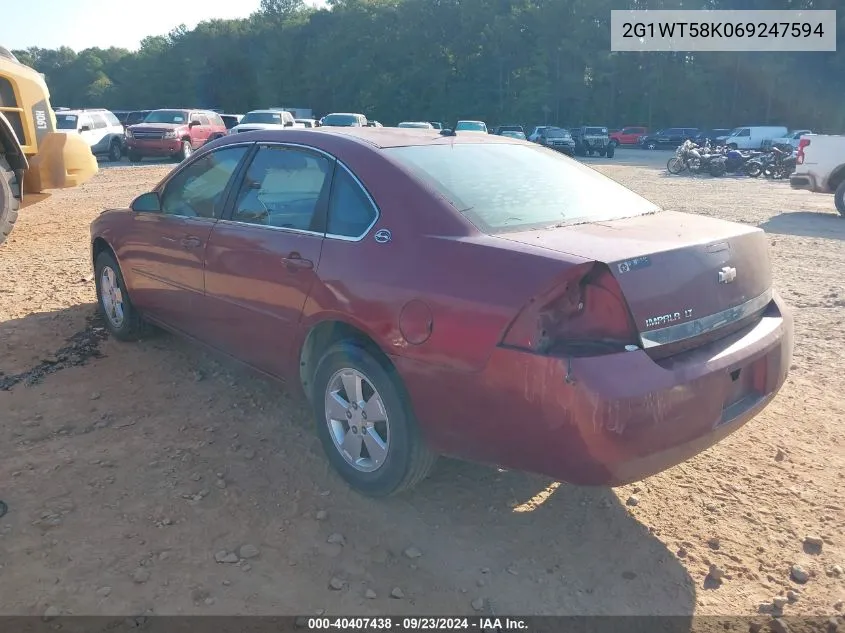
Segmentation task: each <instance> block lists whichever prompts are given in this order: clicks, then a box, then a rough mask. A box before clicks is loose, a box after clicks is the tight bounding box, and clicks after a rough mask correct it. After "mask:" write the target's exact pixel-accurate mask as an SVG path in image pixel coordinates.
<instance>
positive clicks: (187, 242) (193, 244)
mask: <svg viewBox="0 0 845 633" xmlns="http://www.w3.org/2000/svg"><path fill="white" fill-rule="evenodd" d="M180 244H182V247H183V248H197V247H198V246H200V245H201V244H202V240H200V238H198V237H193V236H190V235H189V236H186V237H183V238H182V240H181V241H180Z"/></svg>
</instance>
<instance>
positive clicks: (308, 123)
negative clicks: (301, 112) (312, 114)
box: [294, 119, 320, 127]
mask: <svg viewBox="0 0 845 633" xmlns="http://www.w3.org/2000/svg"><path fill="white" fill-rule="evenodd" d="M294 122H295V123H298V124H300V125H301V126H302V127H320V122H319V121H318V120H317V119H294Z"/></svg>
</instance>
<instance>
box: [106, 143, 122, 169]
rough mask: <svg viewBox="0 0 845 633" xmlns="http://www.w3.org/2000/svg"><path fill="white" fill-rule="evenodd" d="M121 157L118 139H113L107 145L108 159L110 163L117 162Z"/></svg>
mask: <svg viewBox="0 0 845 633" xmlns="http://www.w3.org/2000/svg"><path fill="white" fill-rule="evenodd" d="M122 158H123V150H122V149H121V148H120V141H118V140H117V139H115V140H113V141H112V142H111V144H110V145H109V161H110V162H112V163H119V162H120V160H121V159H122Z"/></svg>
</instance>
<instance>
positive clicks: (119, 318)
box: [100, 266, 125, 329]
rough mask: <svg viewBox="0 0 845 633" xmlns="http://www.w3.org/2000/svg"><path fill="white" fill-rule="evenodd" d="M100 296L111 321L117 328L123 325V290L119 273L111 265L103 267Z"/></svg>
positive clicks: (104, 310) (107, 316)
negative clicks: (118, 277) (118, 278)
mask: <svg viewBox="0 0 845 633" xmlns="http://www.w3.org/2000/svg"><path fill="white" fill-rule="evenodd" d="M100 298H101V300H102V302H103V312H104V313H105V315H106V318H107V319H108V320H109V323H111V324H112V326H113V327H114V328H116V329H120V328H121V327H122V326H123V321H124V318H125V317H124V313H123V292H122V291H121V289H120V282H119V281H118V280H117V275H116V274H115V272H114V270H113V269H112V268H111V267H110V266H105V267H103V270H102V272H101V273H100Z"/></svg>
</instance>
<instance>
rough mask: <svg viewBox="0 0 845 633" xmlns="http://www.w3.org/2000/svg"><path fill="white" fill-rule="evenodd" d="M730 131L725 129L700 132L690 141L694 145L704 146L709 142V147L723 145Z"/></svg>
mask: <svg viewBox="0 0 845 633" xmlns="http://www.w3.org/2000/svg"><path fill="white" fill-rule="evenodd" d="M730 133H731V131H730V130H729V129H727V128H715V129H712V130H700V131H699V132H698V134H696V135H695V137H694V138H693V139H692V141H693V142H694V143H695V144H696V145H704V144H705V143H706V142H708V141H709V142H710V144H711V145H724V144H725V141H726V140H727V138H728V136H729V135H730Z"/></svg>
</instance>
